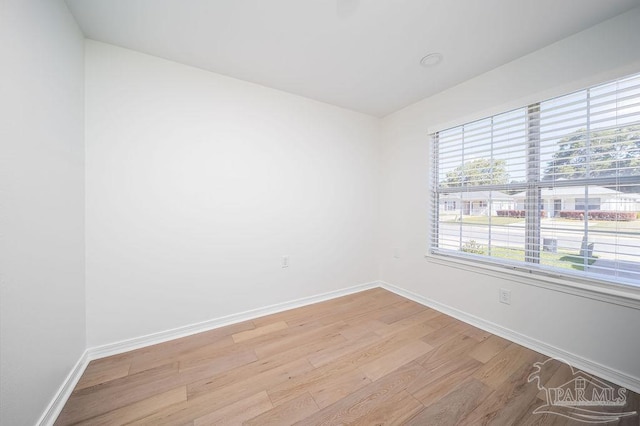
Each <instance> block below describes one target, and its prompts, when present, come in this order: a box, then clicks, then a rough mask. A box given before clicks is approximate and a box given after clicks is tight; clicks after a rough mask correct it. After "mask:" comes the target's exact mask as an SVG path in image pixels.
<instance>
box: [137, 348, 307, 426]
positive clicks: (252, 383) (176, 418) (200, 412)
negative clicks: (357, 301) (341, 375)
mask: <svg viewBox="0 0 640 426" xmlns="http://www.w3.org/2000/svg"><path fill="white" fill-rule="evenodd" d="M256 362H260V361H256ZM312 368H313V367H312V366H311V364H309V363H308V362H307V361H306V360H304V359H298V360H296V361H292V362H290V363H286V364H283V365H280V366H277V367H274V368H269V369H267V370H265V371H263V372H262V373H260V374H258V375H255V376H253V375H245V376H243V377H241V378H239V380H236V381H233V382H231V383H227V384H226V385H225V386H216V385H215V381H209V379H202V380H198V381H194V382H192V383H190V384H189V385H187V401H186V402H183V403H179V404H176V405H174V406H173V407H170V408H168V409H165V410H160V411H158V412H157V413H155V414H154V415H152V416H148V417H145V418H144V419H142V420H140V421H137V422H134V423H133V424H135V425H149V426H151V425H153V426H161V425H176V424H178V425H182V424H185V423H188V422H191V421H194V420H195V419H197V418H199V417H203V416H205V415H208V414H210V413H211V412H213V411H215V410H218V409H221V408H223V407H225V406H227V405H231V404H233V403H236V402H238V401H240V400H242V399H244V398H248V397H250V396H251V395H255V394H256V393H258V392H261V391H266V390H267V389H268V388H269V387H271V386H276V385H278V384H279V383H281V382H283V381H287V380H290V378H294V377H296V376H297V375H299V374H303V373H304V372H306V371H309V370H311V369H312Z"/></svg>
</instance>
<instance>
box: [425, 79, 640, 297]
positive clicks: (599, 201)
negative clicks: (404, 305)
mask: <svg viewBox="0 0 640 426" xmlns="http://www.w3.org/2000/svg"><path fill="white" fill-rule="evenodd" d="M431 136H432V141H433V158H432V165H433V168H432V171H433V176H432V182H431V183H432V185H431V188H432V194H431V195H432V206H433V209H432V216H433V217H432V225H433V228H432V230H431V231H432V232H431V241H430V247H431V252H432V253H434V254H437V255H445V256H456V257H461V258H465V259H469V260H475V261H482V262H493V263H495V264H498V265H503V266H505V265H506V266H508V267H511V268H514V267H515V268H521V269H525V270H527V271H530V272H537V273H547V274H548V273H553V274H554V275H558V274H560V275H561V276H574V277H582V278H589V279H595V280H598V281H608V282H611V283H617V284H620V283H622V284H626V285H633V286H640V220H639V219H640V74H638V75H635V76H631V77H628V78H624V79H620V80H617V81H614V82H611V83H606V84H602V85H598V86H594V87H591V88H588V89H585V90H581V91H578V92H575V93H571V94H568V95H565V96H561V97H558V98H554V99H549V100H545V101H542V102H538V103H534V104H531V105H528V106H526V107H523V108H519V109H516V110H513V111H508V112H505V113H502V114H498V115H495V116H492V117H487V118H485V119H482V120H478V121H474V122H471V123H467V124H464V125H461V126H457V127H454V128H450V129H446V130H442V131H439V132H437V133H435V134H433V135H431ZM452 198H455V199H457V200H459V201H460V202H459V203H457V204H455V206H456V208H454V209H451V208H450V206H451V204H449V202H448V201H447V202H445V203H444V205H445V206H446V207H445V208H444V209H442V208H439V206H442V205H443V204H441V201H444V200H451V199H452Z"/></svg>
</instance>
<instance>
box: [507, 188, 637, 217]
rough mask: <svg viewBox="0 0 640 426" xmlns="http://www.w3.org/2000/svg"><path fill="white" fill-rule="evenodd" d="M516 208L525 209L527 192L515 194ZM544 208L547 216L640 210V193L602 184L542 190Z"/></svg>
mask: <svg viewBox="0 0 640 426" xmlns="http://www.w3.org/2000/svg"><path fill="white" fill-rule="evenodd" d="M514 199H515V201H516V209H524V200H525V193H524V192H520V193H517V194H515V195H514ZM541 207H542V209H543V210H544V211H545V212H546V216H547V217H558V216H559V215H560V211H561V210H605V211H616V212H630V211H640V194H628V193H624V192H620V191H616V190H613V189H609V188H604V187H600V186H590V187H589V192H588V196H586V194H585V190H584V187H580V186H568V187H558V188H553V189H550V188H547V189H543V190H542V206H541Z"/></svg>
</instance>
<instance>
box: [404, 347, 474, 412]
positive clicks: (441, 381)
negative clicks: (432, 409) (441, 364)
mask: <svg viewBox="0 0 640 426" xmlns="http://www.w3.org/2000/svg"><path fill="white" fill-rule="evenodd" d="M480 366H482V363H481V362H480V361H478V360H475V359H473V358H466V357H465V358H462V359H461V362H459V363H457V368H455V369H450V370H448V371H447V372H446V373H443V374H439V377H438V378H436V379H431V378H430V380H429V381H427V382H423V383H420V386H421V387H420V388H419V389H415V390H412V391H411V394H412V395H413V396H414V397H415V398H416V399H417V400H418V401H420V402H421V403H422V404H423V405H424V406H430V405H432V404H433V403H434V402H436V401H437V400H438V399H440V398H441V397H442V395H446V394H448V393H449V392H451V391H452V390H453V389H454V388H455V387H456V386H458V385H459V384H460V383H462V382H464V381H465V380H467V379H468V378H470V377H471V376H472V375H473V373H475V372H476V371H477V370H478V368H480Z"/></svg>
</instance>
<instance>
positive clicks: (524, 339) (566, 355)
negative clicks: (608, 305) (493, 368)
mask: <svg viewBox="0 0 640 426" xmlns="http://www.w3.org/2000/svg"><path fill="white" fill-rule="evenodd" d="M379 283H380V287H382V288H384V289H385V290H389V291H391V292H393V293H396V294H397V295H399V296H402V297H406V298H407V299H410V300H413V301H414V302H417V303H420V304H421V305H425V306H428V307H430V308H433V309H435V310H437V311H439V312H442V313H444V314H446V315H449V316H451V317H454V318H456V319H459V320H460V321H464V322H466V323H467V324H470V325H472V326H474V327H478V328H480V329H482V330H485V331H488V332H489V333H492V334H495V335H497V336H500V337H503V338H505V339H507V340H509V341H512V342H515V343H517V344H519V345H521V346H524V347H525V348H529V349H531V350H534V351H536V352H539V353H541V354H543V355H546V356H548V357H551V358H557V359H561V360H563V361H565V362H566V363H568V364H569V365H571V366H572V367H574V368H577V369H579V370H582V371H584V372H585V373H589V374H593V375H595V376H598V377H600V378H603V379H605V380H608V381H610V382H612V383H615V384H617V385H618V386H622V387H625V388H627V389H629V390H631V391H633V392H636V393H640V378H637V377H631V376H629V375H627V374H624V373H622V372H620V371H617V370H615V369H613V368H610V367H607V366H605V365H602V364H600V363H597V362H594V361H591V360H588V359H586V358H583V357H581V356H578V355H576V354H573V353H570V352H566V351H564V350H562V349H560V348H556V347H555V346H551V345H549V344H547V343H544V342H541V341H539V340H536V339H533V338H531V337H528V336H525V335H524V334H520V333H518V332H515V331H513V330H510V329H508V328H505V327H502V326H501V325H498V324H495V323H492V322H490V321H486V320H484V319H482V318H479V317H476V316H474V315H470V314H468V313H466V312H463V311H460V310H458V309H455V308H452V307H451V306H447V305H444V304H442V303H439V302H436V301H435V300H432V299H429V298H428V297H424V296H421V295H419V294H415V293H413V292H410V291H407V290H405V289H403V288H400V287H396V286H395V285H393V284H389V283H387V282H384V281H379Z"/></svg>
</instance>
